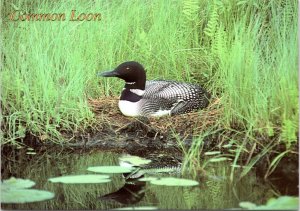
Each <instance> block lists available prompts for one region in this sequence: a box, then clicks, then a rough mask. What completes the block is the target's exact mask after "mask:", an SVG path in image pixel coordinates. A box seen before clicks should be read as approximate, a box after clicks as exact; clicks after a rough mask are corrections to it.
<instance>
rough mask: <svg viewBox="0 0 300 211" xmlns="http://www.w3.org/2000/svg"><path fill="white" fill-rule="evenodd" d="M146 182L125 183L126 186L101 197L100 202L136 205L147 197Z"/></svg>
mask: <svg viewBox="0 0 300 211" xmlns="http://www.w3.org/2000/svg"><path fill="white" fill-rule="evenodd" d="M145 186H146V182H142V181H138V180H134V181H130V182H127V181H126V182H125V185H124V186H123V187H122V188H120V189H119V190H117V191H115V192H112V193H109V194H106V195H104V196H100V197H99V199H100V200H105V201H106V200H107V201H116V202H119V203H121V204H135V203H138V202H139V201H141V200H142V198H143V197H144V196H145Z"/></svg>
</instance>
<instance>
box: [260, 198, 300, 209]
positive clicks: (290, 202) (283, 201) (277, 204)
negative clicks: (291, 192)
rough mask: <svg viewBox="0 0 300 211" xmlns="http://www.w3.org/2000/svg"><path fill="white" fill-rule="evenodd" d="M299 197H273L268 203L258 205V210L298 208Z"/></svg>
mask: <svg viewBox="0 0 300 211" xmlns="http://www.w3.org/2000/svg"><path fill="white" fill-rule="evenodd" d="M298 208H299V198H298V197H293V196H280V197H279V198H277V199H275V198H271V199H269V200H268V202H267V204H266V205H262V206H257V207H256V208H255V209H256V210H298Z"/></svg>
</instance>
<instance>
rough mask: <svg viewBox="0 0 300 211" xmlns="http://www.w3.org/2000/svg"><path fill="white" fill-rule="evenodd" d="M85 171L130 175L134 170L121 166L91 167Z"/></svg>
mask: <svg viewBox="0 0 300 211" xmlns="http://www.w3.org/2000/svg"><path fill="white" fill-rule="evenodd" d="M87 170H88V171H92V172H97V173H130V172H132V171H133V170H134V168H132V167H123V166H92V167H88V169H87Z"/></svg>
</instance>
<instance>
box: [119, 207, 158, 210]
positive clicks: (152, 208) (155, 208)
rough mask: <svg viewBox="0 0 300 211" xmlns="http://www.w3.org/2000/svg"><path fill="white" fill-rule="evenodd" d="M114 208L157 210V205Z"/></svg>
mask: <svg viewBox="0 0 300 211" xmlns="http://www.w3.org/2000/svg"><path fill="white" fill-rule="evenodd" d="M114 210H157V207H146V206H145V207H121V208H116V209H114Z"/></svg>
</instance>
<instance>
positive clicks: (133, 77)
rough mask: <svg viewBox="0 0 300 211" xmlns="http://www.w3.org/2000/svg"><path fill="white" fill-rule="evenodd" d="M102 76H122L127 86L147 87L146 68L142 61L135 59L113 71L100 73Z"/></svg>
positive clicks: (135, 87)
mask: <svg viewBox="0 0 300 211" xmlns="http://www.w3.org/2000/svg"><path fill="white" fill-rule="evenodd" d="M100 76H103V77H118V78H121V79H123V80H124V81H125V82H126V85H125V88H129V89H141V90H144V89H145V84H146V72H145V69H144V67H143V66H142V65H141V64H140V63H138V62H135V61H129V62H124V63H122V64H120V65H119V66H118V67H117V68H116V69H114V70H112V71H107V72H103V73H100Z"/></svg>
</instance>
